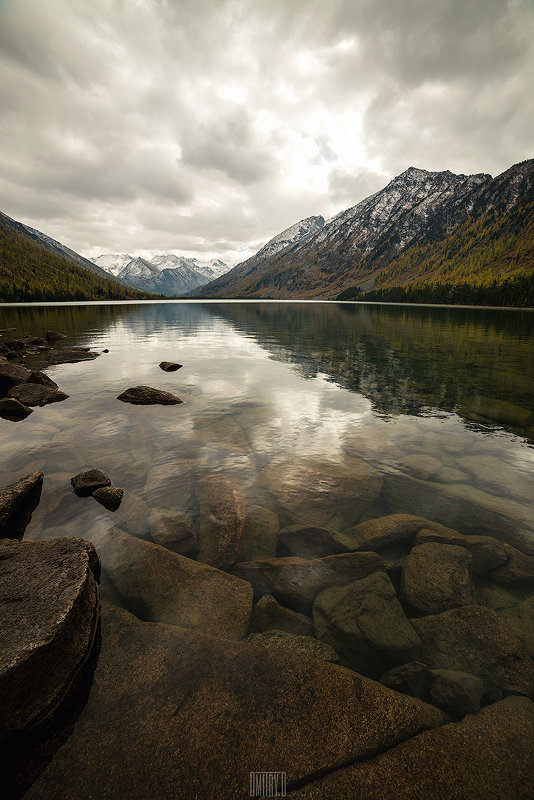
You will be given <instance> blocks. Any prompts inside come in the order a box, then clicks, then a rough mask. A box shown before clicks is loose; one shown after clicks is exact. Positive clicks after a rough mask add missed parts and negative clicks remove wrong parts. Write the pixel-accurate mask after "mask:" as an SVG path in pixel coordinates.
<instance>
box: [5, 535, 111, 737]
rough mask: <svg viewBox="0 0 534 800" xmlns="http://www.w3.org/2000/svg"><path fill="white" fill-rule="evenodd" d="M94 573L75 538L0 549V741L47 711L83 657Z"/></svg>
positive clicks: (90, 627) (91, 623)
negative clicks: (0, 589)
mask: <svg viewBox="0 0 534 800" xmlns="http://www.w3.org/2000/svg"><path fill="white" fill-rule="evenodd" d="M98 574H99V569H98V558H97V556H96V553H95V551H94V548H93V547H92V546H91V545H90V544H88V543H87V542H84V541H83V540H82V539H71V538H65V539H52V540H50V541H47V542H16V541H7V540H4V541H2V542H0V578H1V584H2V595H1V598H0V698H1V704H2V714H1V715H0V740H1V739H3V738H4V737H5V736H7V735H8V734H10V733H13V732H14V731H20V730H22V729H23V728H26V727H27V726H29V725H31V724H32V723H33V722H35V721H36V720H37V719H38V718H39V717H41V716H43V715H44V714H45V713H47V712H48V711H50V710H51V709H52V708H53V707H54V706H55V705H56V704H57V702H58V701H59V700H60V698H61V696H62V695H63V694H64V693H65V691H66V690H67V688H68V686H69V683H70V681H71V679H72V677H73V676H74V674H75V673H76V672H77V670H78V669H79V667H80V665H81V663H83V662H84V661H85V659H86V658H87V656H88V654H89V651H90V649H91V645H92V642H93V636H94V632H95V627H96V621H97V606H98V595H97V589H96V580H97V579H98Z"/></svg>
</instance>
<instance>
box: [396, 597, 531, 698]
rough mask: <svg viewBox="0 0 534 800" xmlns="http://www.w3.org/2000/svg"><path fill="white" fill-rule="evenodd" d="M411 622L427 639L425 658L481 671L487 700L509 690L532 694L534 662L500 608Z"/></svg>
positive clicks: (472, 609) (465, 610)
mask: <svg viewBox="0 0 534 800" xmlns="http://www.w3.org/2000/svg"><path fill="white" fill-rule="evenodd" d="M411 622H412V625H413V626H414V628H415V630H416V631H417V633H418V634H419V636H420V637H421V640H422V642H423V655H422V659H421V660H422V661H424V662H425V663H426V664H429V665H430V666H431V667H433V668H438V669H452V670H459V671H460V672H468V673H470V674H472V675H477V676H478V677H479V678H480V679H481V680H482V682H483V684H484V694H483V698H482V701H483V702H484V703H487V702H495V701H496V700H500V699H501V698H502V697H505V696H506V695H508V694H523V695H527V696H530V695H531V693H532V689H533V687H534V663H533V661H532V659H531V658H530V656H529V655H528V653H526V651H525V650H524V649H523V647H522V645H521V644H520V643H519V642H518V641H517V639H515V638H514V637H513V636H512V635H511V634H510V632H509V631H508V629H507V627H506V625H505V624H504V622H503V621H502V619H501V618H500V617H499V615H498V614H497V613H496V612H495V611H493V610H491V609H489V608H482V607H481V606H463V607H461V608H453V609H452V610H450V611H444V612H443V613H442V614H436V615H435V616H428V617H421V618H419V619H413V620H412V621H411Z"/></svg>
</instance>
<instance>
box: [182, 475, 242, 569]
mask: <svg viewBox="0 0 534 800" xmlns="http://www.w3.org/2000/svg"><path fill="white" fill-rule="evenodd" d="M195 495H196V497H197V499H198V502H199V505H200V518H199V521H198V525H197V541H198V556H197V557H198V560H199V561H203V562H204V563H205V564H211V566H213V567H219V568H220V569H227V568H228V567H231V566H232V564H235V562H236V561H239V559H240V557H241V555H242V554H243V553H244V551H245V549H246V546H247V542H246V540H245V535H244V534H245V521H246V516H247V507H246V505H245V501H244V500H243V498H242V497H241V495H240V493H239V491H238V489H237V487H236V486H235V485H234V484H233V483H232V482H231V481H229V480H228V478H225V477H224V476H222V475H207V476H205V477H204V478H201V479H200V480H199V481H198V483H197V484H196V486H195Z"/></svg>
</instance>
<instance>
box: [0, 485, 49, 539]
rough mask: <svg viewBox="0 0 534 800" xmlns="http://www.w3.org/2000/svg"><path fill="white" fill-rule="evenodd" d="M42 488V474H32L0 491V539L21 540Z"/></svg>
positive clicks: (37, 503)
mask: <svg viewBox="0 0 534 800" xmlns="http://www.w3.org/2000/svg"><path fill="white" fill-rule="evenodd" d="M42 488H43V473H42V472H32V473H31V474H30V475H25V476H24V478H21V479H20V480H18V481H15V483H10V484H9V486H5V487H4V488H3V489H0V539H22V537H23V536H24V531H25V530H26V527H27V526H28V525H29V523H30V520H31V518H32V513H33V512H34V511H35V509H36V508H37V506H38V505H39V500H40V499H41V489H42Z"/></svg>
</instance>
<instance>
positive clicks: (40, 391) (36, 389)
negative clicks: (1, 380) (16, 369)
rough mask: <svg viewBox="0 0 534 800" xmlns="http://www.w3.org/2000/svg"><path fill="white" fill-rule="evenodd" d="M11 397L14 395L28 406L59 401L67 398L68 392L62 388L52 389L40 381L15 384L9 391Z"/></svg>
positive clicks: (44, 404)
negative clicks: (39, 382)
mask: <svg viewBox="0 0 534 800" xmlns="http://www.w3.org/2000/svg"><path fill="white" fill-rule="evenodd" d="M8 396H9V397H14V398H15V400H18V401H19V403H24V405H26V406H46V405H48V404H49V403H59V402H61V400H67V399H68V397H69V396H68V394H65V392H62V391H61V390H60V389H52V388H51V387H50V386H43V385H42V384H38V383H33V382H32V383H30V382H29V381H28V382H27V383H21V384H19V385H18V386H14V387H13V388H12V389H10V390H9V392H8Z"/></svg>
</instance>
